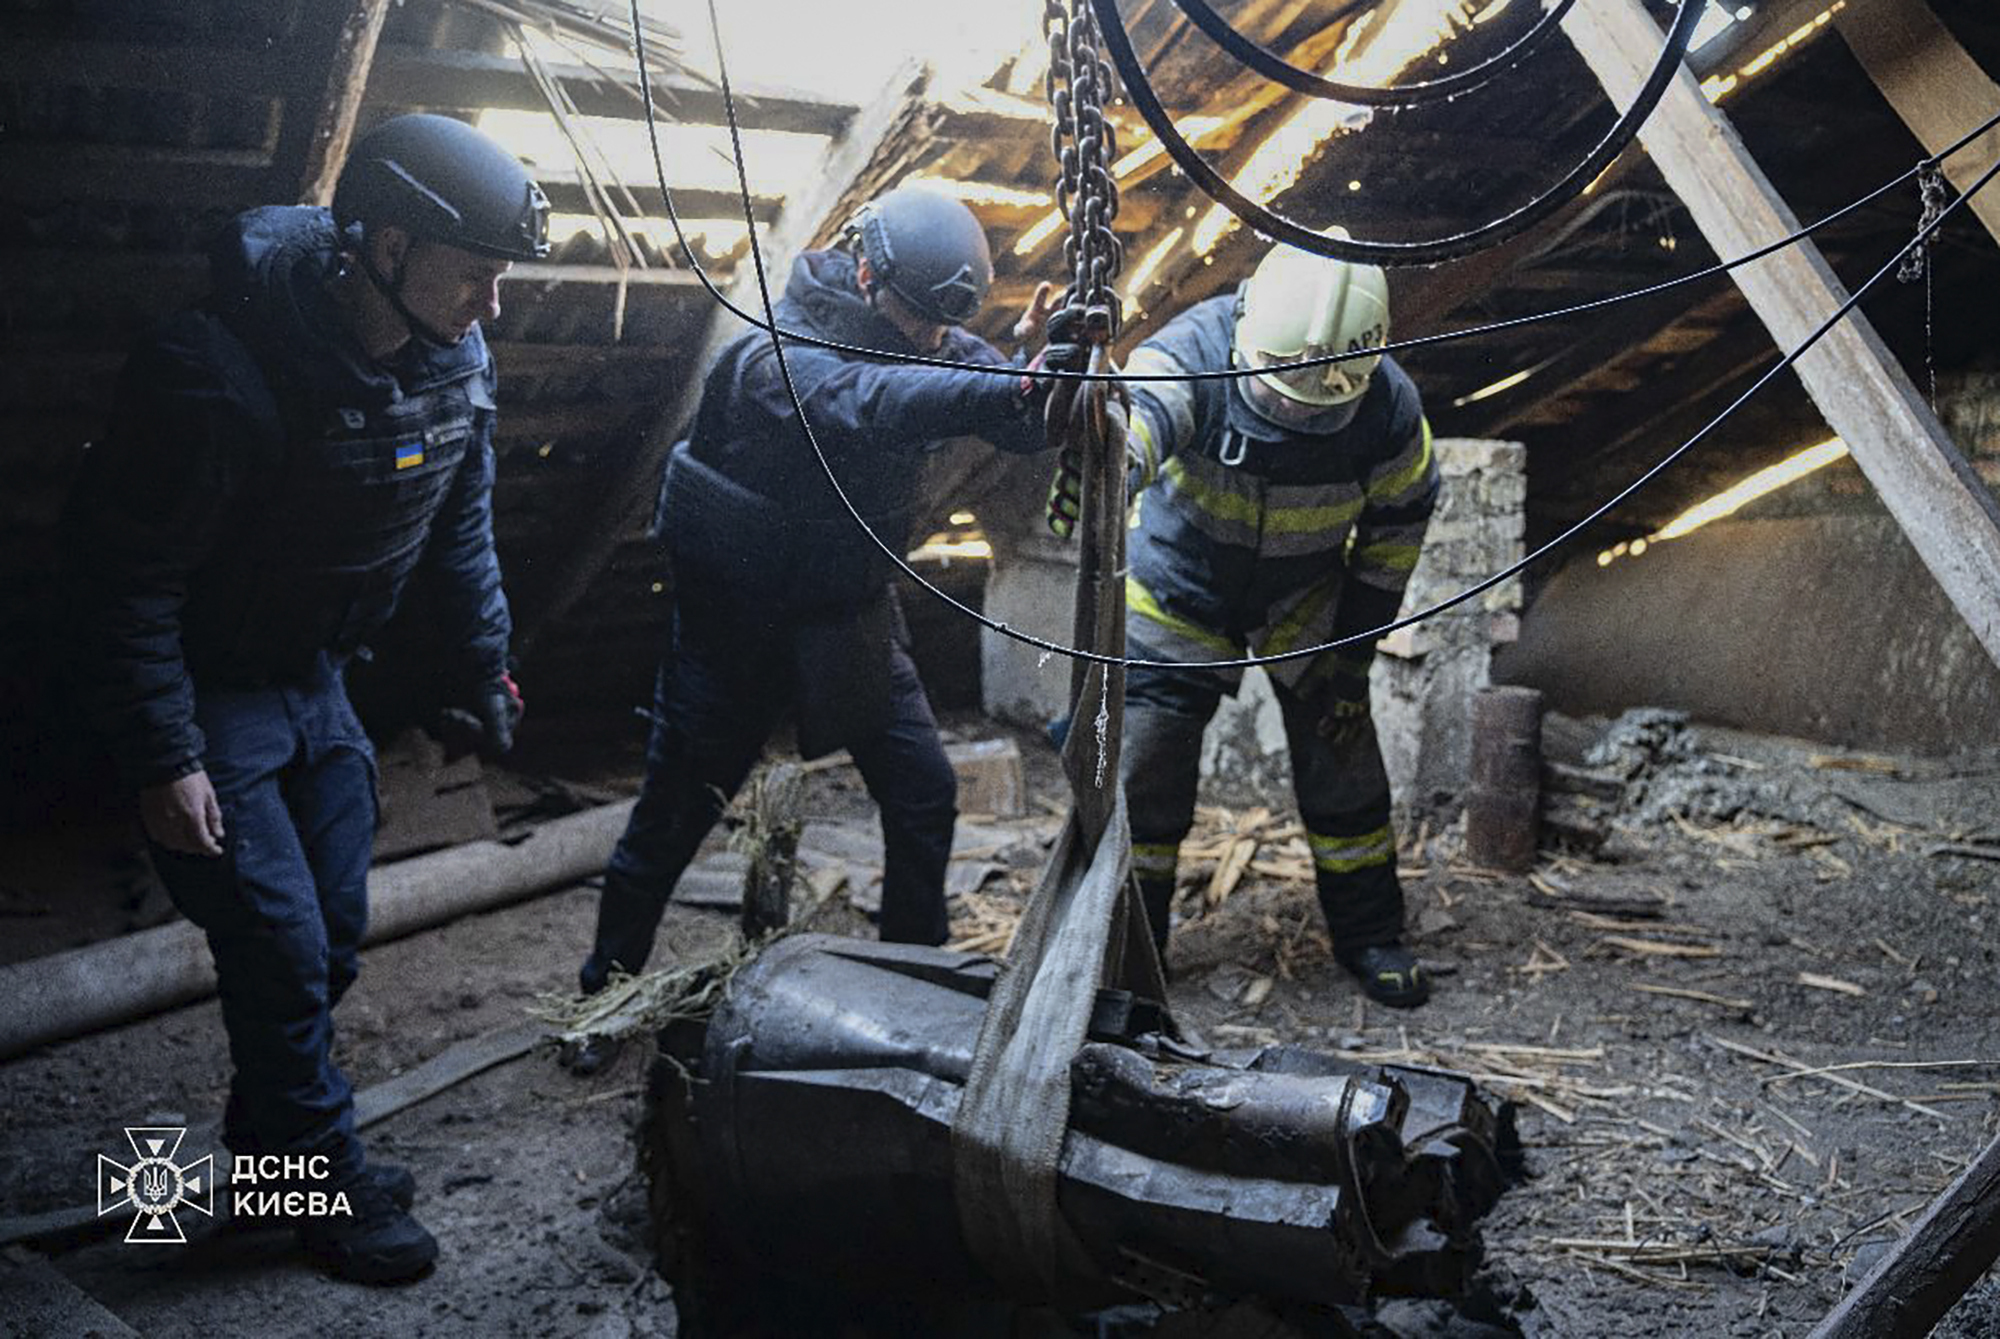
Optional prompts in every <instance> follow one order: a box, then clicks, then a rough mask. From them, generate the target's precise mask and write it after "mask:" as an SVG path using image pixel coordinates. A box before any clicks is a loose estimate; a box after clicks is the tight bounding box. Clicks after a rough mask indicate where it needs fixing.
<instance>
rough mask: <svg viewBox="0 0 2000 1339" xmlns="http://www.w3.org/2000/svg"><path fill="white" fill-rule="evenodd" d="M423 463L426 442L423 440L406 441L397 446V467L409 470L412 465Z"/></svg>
mask: <svg viewBox="0 0 2000 1339" xmlns="http://www.w3.org/2000/svg"><path fill="white" fill-rule="evenodd" d="M423 463H424V444H423V443H422V442H405V443H403V444H402V445H401V446H399V447H397V448H396V468H397V469H399V470H407V469H409V468H410V467H411V466H412V465H421V464H423Z"/></svg>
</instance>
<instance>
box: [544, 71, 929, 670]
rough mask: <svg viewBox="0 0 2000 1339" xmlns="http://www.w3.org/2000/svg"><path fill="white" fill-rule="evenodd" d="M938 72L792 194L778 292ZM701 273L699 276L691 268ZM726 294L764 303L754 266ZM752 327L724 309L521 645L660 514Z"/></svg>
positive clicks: (873, 116) (859, 122)
mask: <svg viewBox="0 0 2000 1339" xmlns="http://www.w3.org/2000/svg"><path fill="white" fill-rule="evenodd" d="M928 83H929V75H928V72H927V71H925V70H924V69H923V67H921V66H919V65H914V64H911V65H905V66H904V67H902V69H900V70H899V71H898V72H897V74H896V76H895V78H894V79H892V80H891V81H890V83H889V85H888V86H887V87H886V88H885V89H884V90H883V92H882V94H881V95H880V96H879V97H877V98H875V99H874V100H873V101H871V102H870V103H869V104H868V105H867V107H866V108H865V109H863V111H862V112H861V113H860V114H859V115H858V116H856V117H855V118H854V120H853V121H852V122H851V123H850V124H849V125H848V127H847V130H846V133H845V134H844V135H842V136H841V138H840V139H839V140H837V141H836V142H835V143H834V145H833V146H832V148H831V149H830V150H829V152H828V154H827V158H826V163H825V166H824V169H823V171H822V172H821V173H820V175H819V176H818V178H817V179H816V180H815V181H814V182H813V183H812V184H811V185H809V186H808V187H806V188H805V189H804V190H802V191H801V192H800V193H799V194H798V195H797V196H796V197H794V198H792V199H789V200H787V201H786V203H785V206H784V208H783V210H782V211H781V212H780V213H779V215H778V220H777V222H776V223H775V224H774V225H772V227H771V228H770V229H769V230H768V231H767V233H766V235H765V236H764V237H763V238H762V239H761V244H762V249H763V253H764V259H765V264H766V265H767V266H768V267H769V271H768V273H769V278H770V284H771V288H772V292H773V295H774V296H775V295H776V294H777V293H778V292H780V291H782V290H783V287H784V282H785V275H786V274H787V273H788V270H789V267H790V265H791V261H792V257H793V256H794V255H795V254H796V253H797V252H798V251H800V250H802V249H804V248H805V247H808V246H811V245H812V244H813V243H814V242H815V241H817V240H820V239H822V238H823V237H825V236H826V235H827V234H828V233H829V232H830V231H831V230H833V229H835V228H837V227H838V226H839V225H840V223H841V222H842V221H843V220H845V219H846V218H847V217H848V213H849V211H850V210H851V208H852V206H853V199H854V196H855V194H856V193H857V191H860V192H867V191H871V190H872V189H873V183H875V181H876V173H877V171H878V164H877V162H876V159H877V156H878V154H879V153H880V151H881V150H882V148H883V146H884V145H885V144H887V143H889V142H890V141H892V140H893V139H894V138H895V136H896V135H897V134H898V133H899V131H901V130H902V129H903V128H904V127H905V125H906V124H907V123H908V122H909V121H911V120H912V119H914V118H917V117H920V116H922V115H923V114H924V113H925V111H926V110H927V109H928V108H929V107H930V106H931V105H932V104H929V103H928V102H927V101H926V98H925V90H926V88H927V86H928ZM689 277H690V278H692V276H689ZM725 292H726V293H727V295H728V296H729V298H730V300H731V301H732V302H734V303H736V304H737V305H738V306H741V307H742V308H743V309H744V310H746V311H755V310H756V309H757V307H758V297H757V288H756V276H755V273H754V267H753V266H752V265H751V264H750V263H749V262H748V261H745V262H744V263H743V264H741V265H739V266H738V267H737V272H736V274H735V275H734V277H733V278H732V279H731V281H730V283H729V285H728V287H727V288H726V289H725ZM742 329H743V323H742V322H741V321H740V320H739V319H738V318H736V317H735V316H732V315H730V314H729V313H728V312H726V311H724V310H721V309H720V308H718V309H717V310H716V311H715V312H714V313H713V314H712V315H711V316H710V317H709V320H708V327H707V331H706V333H705V335H704V336H703V338H702V340H701V342H700V344H699V345H698V352H697V353H696V354H695V356H694V357H693V358H691V359H689V360H688V361H687V362H686V363H685V364H684V366H685V367H686V368H687V369H688V374H687V376H686V377H685V378H684V380H683V388H682V390H681V392H680V394H679V395H677V396H675V397H673V399H672V401H671V403H670V404H669V405H668V406H667V407H666V409H665V412H663V413H662V414H660V415H659V417H658V418H656V419H655V420H654V422H653V423H652V425H651V426H650V427H649V428H648V429H647V430H646V433H645V435H644V437H643V438H642V439H641V440H640V442H639V444H638V446H637V447H636V448H635V449H634V450H633V451H632V453H631V455H630V456H628V457H627V458H626V460H625V461H624V462H623V463H622V465H620V466H619V467H618V469H617V470H616V472H615V476H614V477H613V478H612V479H611V480H610V481H609V482H608V485H607V487H606V489H605V491H604V492H603V494H602V495H601V496H602V500H601V502H600V503H599V504H598V505H597V506H596V507H594V508H593V509H592V514H591V515H590V516H589V517H587V518H585V519H584V520H583V521H582V522H581V523H580V524H579V525H578V526H577V527H576V528H575V531H574V533H575V534H576V535H577V536H578V537H579V540H578V543H577V545H576V547H575V548H573V549H572V550H571V551H570V552H569V553H567V554H565V555H564V556H563V557H562V558H561V559H560V561H559V563H558V566H557V570H556V572H555V573H554V574H553V575H552V576H551V577H550V578H549V580H548V582H547V584H546V585H545V586H544V587H543V588H542V589H541V591H540V592H539V594H540V599H539V600H538V601H536V602H535V603H534V604H533V605H532V606H530V607H528V608H527V609H525V610H524V611H523V613H522V616H521V619H520V622H519V624H518V625H517V629H516V636H515V643H516V646H517V647H518V648H519V650H520V653H521V655H522V656H524V657H526V656H529V655H532V654H533V653H534V651H535V648H536V647H537V646H538V645H540V644H541V642H542V640H543V639H544V638H545V637H546V636H547V635H548V633H549V632H550V631H551V630H553V629H554V628H555V627H556V626H557V625H558V624H560V623H561V622H562V620H563V618H564V617H565V616H566V615H567V614H568V613H569V611H570V610H571V609H573V608H575V607H576V605H577V604H578V602H579V601H581V600H582V599H583V597H584V596H585V594H587V593H588V592H589V590H590V588H591V586H592V584H593V583H594V582H595V581H596V580H597V579H598V577H599V576H600V575H601V574H602V573H603V572H604V570H605V568H606V567H607V566H608V565H609V564H610V563H611V561H612V559H613V558H614V557H615V556H616V555H617V553H618V549H619V546H620V544H622V543H623V542H624V541H626V540H627V539H629V538H631V537H633V536H634V534H635V533H636V532H637V531H638V530H639V528H640V526H641V522H642V521H643V518H645V517H646V516H648V515H650V514H651V509H652V504H653V497H654V493H655V491H656V489H657V487H658V485H659V480H660V470H661V468H662V466H663V465H664V464H665V462H666V458H667V453H668V452H669V451H671V450H672V449H673V445H674V442H675V440H676V438H677V435H678V433H679V431H680V429H681V426H682V425H683V424H684V423H685V422H686V421H687V420H688V419H689V418H691V417H692V416H693V413H694V407H695V405H696V403H697V402H698V401H699V399H700V396H701V385H702V378H703V375H704V374H705V373H706V371H707V369H708V365H709V364H710V363H711V362H713V361H714V358H715V355H716V353H717V352H718V351H719V350H720V349H721V347H722V345H723V344H724V343H726V342H727V341H728V340H730V339H732V338H734V337H735V336H736V335H737V334H738V333H740V332H741V331H742Z"/></svg>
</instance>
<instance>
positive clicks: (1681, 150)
mask: <svg viewBox="0 0 2000 1339" xmlns="http://www.w3.org/2000/svg"><path fill="white" fill-rule="evenodd" d="M1563 27H1564V29H1565V30H1566V31H1567V32H1568V33H1569V36H1570V40H1571V41H1572V42H1573V43H1574V44H1575V45H1576V48H1577V51H1578V52H1579V53H1580V54H1581V55H1582V56H1583V58H1584V60H1585V61H1586V62H1587V63H1588V64H1589V65H1590V67H1591V70H1592V72H1593V73H1595V74H1596V75H1597V77H1598V79H1599V81H1600V82H1602V83H1603V84H1604V87H1605V90H1606V91H1607V92H1608V93H1610V94H1611V96H1612V98H1613V99H1614V100H1615V101H1616V102H1618V103H1619V104H1620V105H1628V104H1629V103H1630V101H1631V99H1632V96H1633V93H1634V92H1635V91H1636V90H1637V88H1638V87H1639V85H1640V83H1641V82H1642V81H1643V80H1644V78H1645V76H1646V73H1647V69H1646V67H1647V64H1648V63H1649V61H1650V56H1649V53H1651V52H1653V51H1656V50H1658V48H1659V42H1660V29H1659V26H1658V25H1657V24H1656V23H1654V22H1653V19H1652V17H1651V16H1650V15H1648V14H1647V13H1646V10H1645V8H1644V7H1643V6H1642V5H1641V4H1640V3H1639V0H1598V2H1597V3H1593V4H1589V5H1579V6H1578V7H1577V8H1575V9H1573V10H1571V11H1570V13H1569V14H1568V16H1567V17H1565V19H1564V20H1563ZM1640 142H1641V144H1643V145H1644V147H1645V149H1646V152H1647V154H1648V155H1650V156H1651V158H1652V160H1653V162H1654V164H1655V165H1656V166H1657V167H1658V168H1659V170H1660V173H1661V175H1662V176H1664V177H1665V178H1666V179H1667V182H1668V184H1669V185H1670V186H1672V187H1673V189H1674V191H1675V193H1676V194H1678V195H1679V196H1680V198H1681V201H1682V203H1683V204H1684V205H1686V207H1687V209H1688V212H1689V213H1690V214H1691V215H1693V217H1694V220H1695V223H1696V225H1697V226H1698V227H1700V229H1701V230H1702V233H1703V235H1704V236H1705V237H1707V239H1708V243H1709V246H1710V247H1711V248H1712V249H1713V250H1714V251H1715V253H1716V254H1717V255H1722V256H1737V255H1742V254H1743V253H1745V252H1747V251H1750V250H1753V249H1754V248H1756V247H1758V246H1761V245H1764V244H1766V243H1768V242H1772V241H1776V240H1777V239H1779V238H1781V237H1784V236H1786V235H1787V234H1789V233H1792V232H1794V231H1796V230H1797V229H1798V226H1799V220H1798V217H1797V216H1796V215H1795V214H1794V213H1793V212H1792V210H1791V208H1790V207H1789V206H1788V205H1786V203H1785V202H1784V200H1783V199H1782V198H1780V197H1779V195H1778V193H1777V191H1776V190H1775V189H1773V188H1772V186H1771V183H1770V181H1769V179H1768V178H1766V177H1765V175H1764V173H1763V171H1762V170H1761V169H1760V168H1759V167H1758V166H1757V163H1756V161H1755V160H1754V159H1752V158H1751V156H1750V154H1749V152H1748V150H1746V149H1745V148H1744V147H1743V143H1742V141H1741V140H1740V139H1739V138H1738V137H1737V135H1736V132H1735V130H1734V129H1733V128H1732V127H1731V126H1730V124H1729V121H1728V119H1727V118H1726V117H1725V116H1724V115H1723V114H1722V112H1721V111H1720V110H1719V109H1717V108H1715V107H1713V106H1711V105H1710V104H1709V102H1708V99H1707V98H1706V97H1705V96H1703V94H1702V92H1701V88H1700V86H1699V85H1698V84H1696V83H1695V81H1694V78H1693V76H1691V75H1689V74H1686V73H1685V72H1684V73H1682V74H1681V75H1680V76H1678V77H1677V78H1676V79H1675V80H1674V82H1673V83H1672V85H1670V86H1669V88H1668V89H1667V93H1666V96H1665V97H1664V98H1662V99H1661V102H1660V105H1659V108H1658V109H1657V110H1656V111H1655V112H1654V113H1653V115H1652V117H1651V118H1650V119H1649V120H1648V121H1647V123H1646V125H1645V127H1644V129H1642V130H1641V131H1640ZM1732 273H1733V275H1734V278H1735V280H1736V283H1737V286H1738V287H1740V288H1741V289H1742V290H1743V295H1744V297H1745V298H1746V299H1748V300H1749V303H1750V306H1751V309H1752V310H1753V311H1755V312H1756V313H1757V316H1758V317H1759V319H1761V320H1762V321H1763V322H1764V324H1765V326H1766V327H1767V328H1768V329H1769V330H1770V332H1771V335H1772V337H1773V339H1775V340H1776V341H1777V343H1778V346H1779V347H1780V348H1783V349H1788V350H1789V349H1792V348H1795V347H1797V346H1798V345H1799V344H1801V343H1802V342H1803V341H1804V340H1805V339H1806V338H1807V336H1809V335H1810V334H1811V333H1812V332H1813V331H1814V330H1815V329H1817V328H1818V326H1819V325H1820V323H1821V322H1822V321H1824V320H1825V319H1826V318H1827V317H1829V316H1831V315H1832V314H1833V312H1834V311H1835V310H1837V309H1838V308H1839V307H1840V306H1841V304H1842V303H1844V302H1845V301H1846V299H1847V296H1848V293H1847V290H1846V289H1845V288H1844V287H1843V286H1842V285H1841V283H1840V280H1839V279H1838V278H1837V277H1835V275H1834V273H1833V271H1832V270H1831V268H1829V267H1828V265H1827V263H1826V261H1825V260H1824V259H1823V258H1822V257H1821V255H1820V253H1819V249H1818V248H1817V247H1816V246H1814V245H1813V243H1812V242H1811V240H1810V239H1808V240H1804V241H1801V242H1799V243H1797V244H1795V245H1793V246H1791V247H1789V248H1787V249H1785V250H1783V251H1780V252H1777V253H1776V254H1774V255H1771V256H1769V257H1766V258H1765V259H1763V260H1760V261H1758V262H1757V263H1756V264H1754V265H1746V266H1743V267H1741V268H1739V269H1737V270H1735V271H1733V272H1732ZM1794 366H1795V368H1796V370H1797V372H1798V375H1799V378H1800V380H1801V381H1803V382H1804V383H1805V387H1806V390H1807V392H1808V393H1809V394H1810V395H1811V396H1812V399H1813V402H1814V403H1815V404H1816V405H1818V406H1819V409H1820V412H1821V413H1822V414H1823V415H1824V416H1825V418H1826V421H1827V423H1828V424H1829V425H1830V426H1831V427H1832V429H1833V430H1834V432H1836V433H1838V434H1839V435H1840V437H1841V438H1842V439H1843V440H1844V441H1845V442H1846V443H1847V448H1848V450H1849V451H1850V452H1851V453H1852V454H1853V456H1854V460H1855V463H1856V464H1858V465H1859V466H1860V467H1861V470H1862V472H1863V473H1864V474H1865V475H1867V477H1868V480H1869V482H1870V483H1871V484H1873V485H1874V487H1875V491H1876V493H1877V495H1878V496H1880V498H1881V499H1882V502H1883V504H1884V505H1885V506H1886V507H1887V508H1888V510H1889V513H1890V515H1892V516H1894V517H1895V518H1896V521H1897V523H1898V524H1899V525H1901V526H1902V529H1903V533H1904V534H1905V535H1906V536H1908V538H1909V540H1910V543H1911V546H1912V547H1914V548H1915V549H1916V551H1917V554H1918V556H1919V557H1921V558H1922V559H1923V561H1924V565H1925V566H1926V567H1928V568H1929V569H1930V571H1931V573H1932V575H1934V576H1935V577H1936V578H1937V580H1938V584H1939V585H1940V586H1941V587H1943V589H1944V592H1945V595H1946V596H1947V597H1948V598H1949V599H1950V600H1951V602H1952V605H1953V606H1954V607H1955V608H1956V609H1957V610H1958V612H1959V614H1960V615H1961V616H1962V617H1963V618H1964V619H1965V621H1966V623H1967V624H1968V626H1970V627H1971V629H1972V632H1973V635H1974V636H1975V637H1977V638H1978V639H1979V642H1980V644H1981V645H1982V646H1983V647H1985V649H1986V652H1987V654H1988V655H1990V656H1992V657H1993V658H1994V659H1995V660H1996V661H2000V505H1996V504H1995V502H1994V499H1993V495H1992V494H1991V493H1989V492H1988V491H1987V490H1986V487H1985V485H1984V484H1983V483H1982V482H1981V481H1980V479H1979V477H1978V476H1977V475H1976V474H1975V473H1973V470H1972V468H1971V466H1970V465H1968V464H1967V463H1966V461H1965V458H1964V457H1963V456H1962V455H1960V454H1959V451H1958V448H1957V447H1956V446H1955V445H1953V443H1952V441H1951V438H1950V437H1949V436H1948V435H1947V434H1946V433H1945V431H1944V429H1943V427H1942V426H1941V425H1940V424H1939V423H1938V421H1937V417H1936V416H1935V415H1934V414H1933V413H1932V412H1931V410H1930V407H1929V406H1928V405H1927V404H1926V403H1925V401H1924V397H1923V396H1922V395H1921V394H1919V393H1918V391H1917V388H1916V387H1915V385H1913V384H1912V383H1911V381H1910V378H1909V377H1908V375H1907V374H1905V373H1904V371H1903V369H1902V367H1901V366H1900V365H1899V364H1898V363H1897V362H1896V360H1895V358H1894V357H1893V356H1892V355H1891V354H1890V353H1889V350H1888V349H1887V347H1886V346H1884V344H1883V343H1882V340H1881V338H1880V337H1879V336H1878V335H1876V333H1875V330H1874V327H1873V326H1872V325H1871V324H1870V323H1869V322H1868V321H1867V319H1866V318H1865V317H1863V316H1862V315H1861V314H1860V313H1859V312H1852V313H1850V314H1849V315H1848V316H1847V317H1846V319H1845V320H1843V321H1841V322H1840V323H1839V324H1838V325H1836V326H1834V327H1833V329H1832V330H1831V331H1829V332H1828V333H1827V335H1826V336H1825V337H1824V338H1823V339H1821V340H1820V342H1819V343H1818V344H1817V345H1815V346H1814V347H1813V348H1812V349H1811V350H1810V351H1808V352H1807V353H1806V354H1805V355H1804V356H1803V357H1801V358H1800V359H1799V360H1798V362H1797V363H1796V364H1794Z"/></svg>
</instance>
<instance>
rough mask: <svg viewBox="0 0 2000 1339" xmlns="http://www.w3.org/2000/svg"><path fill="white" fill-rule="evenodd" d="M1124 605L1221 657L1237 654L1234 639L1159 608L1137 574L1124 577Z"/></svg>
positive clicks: (1157, 602) (1158, 604)
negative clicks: (1216, 652) (1215, 652)
mask: <svg viewBox="0 0 2000 1339" xmlns="http://www.w3.org/2000/svg"><path fill="white" fill-rule="evenodd" d="M1125 607H1126V608H1127V609H1129V610H1131V611H1132V612H1133V613H1135V614H1137V615H1139V616H1140V617H1141V618H1146V619H1150V620H1152V621H1153V622H1155V623H1157V624H1159V625H1160V626H1161V627H1163V628H1165V629H1166V630H1167V631H1169V632H1171V633H1173V634H1174V635H1176V636H1178V637H1184V638H1186V639H1187V640H1188V641H1191V642H1193V643H1194V644H1195V645H1197V646H1202V647H1206V648H1208V649H1209V650H1211V651H1219V652H1221V653H1222V656H1223V657H1224V658H1228V657H1232V656H1234V655H1235V654H1236V643H1234V642H1232V641H1230V640H1229V639H1228V638H1227V637H1224V636H1222V635H1221V634H1220V633H1215V632H1210V631H1209V630H1208V629H1207V628H1203V627H1199V626H1197V625H1195V624H1193V623H1190V622H1188V621H1187V620H1186V619H1184V618H1181V617H1179V616H1178V615H1175V614H1170V613H1168V612H1167V611H1166V610H1165V609H1163V608H1161V607H1160V602H1159V601H1158V600H1156V599H1154V598H1153V592H1151V591H1149V590H1147V589H1146V588H1145V587H1144V586H1142V585H1140V584H1139V578H1137V577H1133V576H1128V577H1126V578H1125Z"/></svg>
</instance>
